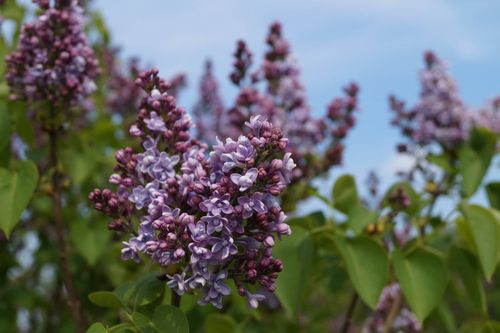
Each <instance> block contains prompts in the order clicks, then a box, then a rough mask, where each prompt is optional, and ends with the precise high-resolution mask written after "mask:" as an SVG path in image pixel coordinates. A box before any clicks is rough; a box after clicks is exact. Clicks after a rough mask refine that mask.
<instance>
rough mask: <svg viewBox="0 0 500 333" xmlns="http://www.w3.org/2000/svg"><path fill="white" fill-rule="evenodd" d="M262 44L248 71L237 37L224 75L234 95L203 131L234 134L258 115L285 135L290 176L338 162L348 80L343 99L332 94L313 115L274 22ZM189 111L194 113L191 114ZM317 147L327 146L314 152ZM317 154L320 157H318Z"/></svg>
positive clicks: (349, 112)
mask: <svg viewBox="0 0 500 333" xmlns="http://www.w3.org/2000/svg"><path fill="white" fill-rule="evenodd" d="M266 43H267V45H268V50H267V52H266V53H265V56H264V60H263V62H262V64H261V65H260V66H259V67H258V69H257V70H256V71H255V72H253V73H251V72H250V67H251V65H252V53H251V52H250V51H249V50H248V48H247V46H246V44H245V43H244V42H243V41H238V42H237V47H236V51H235V52H234V59H235V60H234V63H233V71H232V72H231V74H230V76H229V77H230V80H231V81H232V82H233V83H234V84H235V85H236V86H237V87H238V89H239V92H238V95H237V97H236V100H235V103H234V105H233V106H232V107H230V108H229V109H227V110H225V114H224V115H222V116H218V117H217V121H216V125H217V126H218V128H213V126H212V128H205V129H204V130H206V131H208V132H209V133H210V134H211V133H213V132H215V133H216V134H217V135H218V136H220V137H232V138H236V137H238V136H239V135H241V134H242V133H244V131H245V125H244V124H245V123H246V122H247V121H248V120H249V119H250V118H251V117H252V116H254V115H262V116H264V117H265V118H266V119H268V120H269V121H270V122H271V123H272V124H273V125H274V126H276V127H279V128H281V129H282V131H283V134H284V135H285V136H286V137H287V138H288V139H289V140H290V143H289V145H288V151H289V152H291V153H292V154H293V156H294V159H295V160H296V162H297V164H298V167H297V168H296V170H295V172H294V175H293V180H294V181H296V180H300V179H305V178H308V177H313V176H315V175H317V174H318V172H323V171H326V170H328V168H329V167H331V166H332V165H338V164H340V163H341V160H342V152H343V148H344V147H343V145H342V140H343V139H344V138H345V137H346V135H347V134H348V132H349V130H350V129H351V128H352V127H353V126H354V123H355V119H354V117H353V112H354V111H355V110H356V109H357V98H356V97H357V93H358V90H359V89H358V87H357V86H356V85H355V84H351V85H350V86H349V87H347V88H346V89H345V92H346V97H345V98H337V99H335V100H334V101H333V102H332V103H331V104H330V106H329V107H328V113H327V115H326V117H324V118H322V119H315V118H313V117H312V114H311V109H310V107H309V105H308V103H307V98H306V93H305V89H304V87H303V85H302V83H301V81H300V70H299V68H298V66H297V62H296V60H295V58H294V56H293V54H292V53H291V51H290V45H289V43H288V41H287V40H286V39H285V38H284V37H283V34H282V28H281V25H280V24H279V23H274V24H272V25H271V27H270V30H269V34H268V35H267V38H266ZM261 87H262V88H263V89H261ZM212 97H213V98H214V96H213V95H212ZM194 116H195V118H199V116H198V115H197V114H196V113H195V115H194ZM200 122H203V120H200ZM205 123H206V122H205ZM326 139H331V142H330V144H328V145H327V144H324V143H325V141H326ZM320 146H322V147H325V146H327V148H326V150H323V151H320V149H319V147H320ZM317 155H324V156H322V158H319V159H318V157H319V156H317Z"/></svg>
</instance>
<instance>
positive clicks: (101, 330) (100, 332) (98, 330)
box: [87, 323, 108, 333]
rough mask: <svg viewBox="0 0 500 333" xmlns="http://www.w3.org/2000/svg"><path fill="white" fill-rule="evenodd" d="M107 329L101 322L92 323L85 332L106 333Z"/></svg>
mask: <svg viewBox="0 0 500 333" xmlns="http://www.w3.org/2000/svg"><path fill="white" fill-rule="evenodd" d="M106 332H108V330H107V329H106V327H104V325H103V324H101V323H94V324H92V326H90V327H89V329H88V330H87V333H106Z"/></svg>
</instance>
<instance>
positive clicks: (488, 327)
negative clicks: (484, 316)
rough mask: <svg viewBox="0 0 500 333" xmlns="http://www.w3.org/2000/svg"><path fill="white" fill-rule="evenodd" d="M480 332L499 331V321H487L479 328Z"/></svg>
mask: <svg viewBox="0 0 500 333" xmlns="http://www.w3.org/2000/svg"><path fill="white" fill-rule="evenodd" d="M481 333H500V323H499V322H498V321H493V320H489V321H487V322H486V324H484V326H483V328H482V329H481Z"/></svg>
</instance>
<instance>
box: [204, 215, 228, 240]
mask: <svg viewBox="0 0 500 333" xmlns="http://www.w3.org/2000/svg"><path fill="white" fill-rule="evenodd" d="M200 221H202V222H205V223H206V224H207V233H208V234H209V235H211V234H213V233H214V232H220V231H222V228H223V227H224V225H227V224H228V220H227V219H226V218H225V217H222V216H220V215H215V216H203V217H202V218H201V219H200Z"/></svg>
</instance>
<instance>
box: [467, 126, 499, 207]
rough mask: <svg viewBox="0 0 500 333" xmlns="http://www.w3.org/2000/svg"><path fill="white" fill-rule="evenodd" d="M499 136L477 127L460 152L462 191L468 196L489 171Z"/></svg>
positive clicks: (475, 189)
mask: <svg viewBox="0 0 500 333" xmlns="http://www.w3.org/2000/svg"><path fill="white" fill-rule="evenodd" d="M496 143H497V138H496V136H495V134H493V133H492V132H490V131H488V130H486V129H483V128H475V129H474V130H473V131H472V133H471V138H470V140H469V142H467V144H465V145H464V146H463V147H462V149H461V150H460V152H459V156H458V157H459V161H460V166H459V169H458V170H459V172H460V175H461V176H462V192H463V195H464V196H465V197H466V198H468V197H470V196H472V195H473V194H474V193H475V192H476V191H477V189H478V187H479V185H480V184H481V181H482V180H483V178H484V175H485V174H486V171H488V168H489V166H490V164H491V159H492V158H493V155H494V153H495V147H496Z"/></svg>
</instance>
